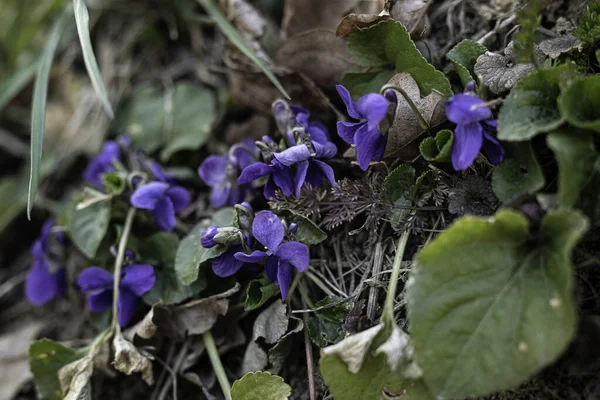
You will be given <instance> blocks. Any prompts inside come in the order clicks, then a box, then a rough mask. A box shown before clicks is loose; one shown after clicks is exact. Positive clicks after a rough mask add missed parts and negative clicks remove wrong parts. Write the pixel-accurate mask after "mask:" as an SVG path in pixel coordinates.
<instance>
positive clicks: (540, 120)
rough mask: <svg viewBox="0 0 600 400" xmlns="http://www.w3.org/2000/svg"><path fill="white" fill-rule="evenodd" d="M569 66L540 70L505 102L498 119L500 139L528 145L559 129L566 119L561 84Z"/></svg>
mask: <svg viewBox="0 0 600 400" xmlns="http://www.w3.org/2000/svg"><path fill="white" fill-rule="evenodd" d="M568 73H569V67H568V66H567V65H561V66H559V67H554V68H545V69H538V70H536V71H534V72H533V73H531V74H529V75H528V76H526V77H525V78H523V79H521V80H520V81H519V82H518V83H517V84H516V85H515V87H514V88H513V89H512V90H511V92H510V94H509V95H508V97H507V98H506V100H505V101H504V105H503V106H502V108H501V109H500V114H499V116H498V139H500V140H508V141H517V142H519V141H524V140H529V139H531V138H533V137H534V136H536V135H538V134H540V133H546V132H550V131H552V130H554V129H556V128H558V127H559V126H560V125H561V124H562V123H563V122H564V119H563V117H562V116H561V113H560V112H559V110H558V104H557V100H558V96H559V94H560V83H561V81H562V80H563V79H565V78H566V76H567V75H568Z"/></svg>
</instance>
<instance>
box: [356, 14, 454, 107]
mask: <svg viewBox="0 0 600 400" xmlns="http://www.w3.org/2000/svg"><path fill="white" fill-rule="evenodd" d="M348 50H349V51H350V53H351V54H352V58H353V59H354V61H355V62H356V63H357V64H359V65H362V66H365V67H379V66H387V65H393V66H394V67H395V68H396V71H397V72H407V73H409V74H410V75H411V76H412V77H413V78H414V80H415V81H416V82H417V85H418V86H419V90H420V91H421V95H422V96H427V95H429V94H430V93H431V92H433V91H437V92H439V93H441V94H442V95H444V96H451V95H452V89H451V87H450V82H448V79H446V77H445V76H444V74H443V73H441V72H440V71H438V70H436V69H435V68H434V67H433V65H431V64H429V63H428V62H427V60H425V58H424V57H423V56H422V55H421V53H420V52H419V50H418V49H417V47H416V46H415V43H414V42H413V41H412V39H411V38H410V34H409V33H408V31H407V30H406V28H405V27H404V26H403V25H402V24H401V23H400V22H397V21H394V20H393V19H389V20H386V21H383V22H380V23H378V24H375V25H372V26H370V27H367V28H357V29H354V30H353V31H352V33H351V34H350V36H348Z"/></svg>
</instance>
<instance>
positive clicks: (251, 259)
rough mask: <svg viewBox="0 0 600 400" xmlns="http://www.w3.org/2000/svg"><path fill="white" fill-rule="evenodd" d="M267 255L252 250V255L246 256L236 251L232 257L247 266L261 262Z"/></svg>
mask: <svg viewBox="0 0 600 400" xmlns="http://www.w3.org/2000/svg"><path fill="white" fill-rule="evenodd" d="M267 255H268V254H267V253H265V252H264V251H260V250H254V251H253V252H252V254H246V253H244V252H241V251H238V252H237V253H235V254H234V255H233V256H234V257H235V258H236V259H237V260H240V261H242V262H245V263H248V264H256V263H257V262H259V261H261V260H262V259H263V258H265V257H266V256H267Z"/></svg>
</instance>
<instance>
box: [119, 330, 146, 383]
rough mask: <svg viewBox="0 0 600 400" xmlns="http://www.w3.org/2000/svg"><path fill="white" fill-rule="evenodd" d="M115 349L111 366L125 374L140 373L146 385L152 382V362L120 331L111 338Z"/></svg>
mask: <svg viewBox="0 0 600 400" xmlns="http://www.w3.org/2000/svg"><path fill="white" fill-rule="evenodd" d="M113 346H114V349H115V359H114V360H113V366H114V367H115V369H116V370H117V371H120V372H122V373H124V374H125V375H131V374H133V373H135V372H139V373H141V374H142V378H143V379H144V381H146V383H147V384H148V385H152V384H153V383H154V375H153V373H152V362H150V360H149V359H148V358H147V357H145V356H144V355H142V353H140V351H139V350H138V349H137V347H135V346H134V345H133V343H131V342H130V341H128V340H127V339H125V338H124V337H123V335H122V334H121V332H117V333H116V334H115V337H114V339H113Z"/></svg>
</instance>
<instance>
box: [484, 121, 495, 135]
mask: <svg viewBox="0 0 600 400" xmlns="http://www.w3.org/2000/svg"><path fill="white" fill-rule="evenodd" d="M483 123H484V124H486V125H487V126H488V127H490V129H491V130H492V131H494V132H496V131H497V130H498V120H497V119H492V120H490V121H483Z"/></svg>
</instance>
